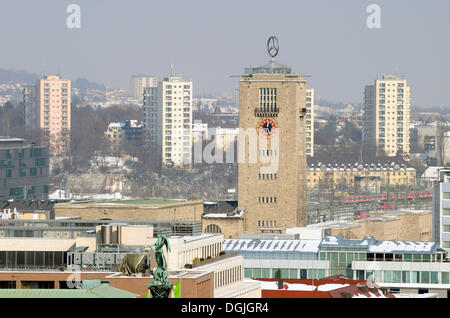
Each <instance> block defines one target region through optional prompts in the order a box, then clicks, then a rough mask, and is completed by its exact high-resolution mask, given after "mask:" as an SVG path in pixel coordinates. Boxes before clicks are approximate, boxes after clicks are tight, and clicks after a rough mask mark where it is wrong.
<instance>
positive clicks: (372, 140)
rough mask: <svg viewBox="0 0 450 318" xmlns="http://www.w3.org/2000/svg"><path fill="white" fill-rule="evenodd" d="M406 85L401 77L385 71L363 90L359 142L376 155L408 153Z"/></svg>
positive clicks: (408, 121) (407, 99)
mask: <svg viewBox="0 0 450 318" xmlns="http://www.w3.org/2000/svg"><path fill="white" fill-rule="evenodd" d="M409 111H410V87H409V86H408V85H407V83H406V80H405V79H401V78H399V77H397V76H393V75H385V76H383V78H382V79H381V80H380V79H377V80H375V83H374V84H373V85H367V86H366V88H365V92H364V125H363V143H364V151H365V152H366V153H371V154H375V153H376V155H378V156H383V155H385V156H389V157H392V156H396V155H397V154H401V153H403V154H409V123H410V113H409Z"/></svg>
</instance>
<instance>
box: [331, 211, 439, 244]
mask: <svg viewBox="0 0 450 318" xmlns="http://www.w3.org/2000/svg"><path fill="white" fill-rule="evenodd" d="M330 231H331V233H330V235H333V236H345V237H347V238H349V239H362V238H364V237H365V236H373V237H375V239H376V240H388V241H389V240H396V241H422V242H431V241H432V213H431V211H425V212H418V213H403V214H398V213H397V214H392V215H390V217H388V218H383V219H379V218H369V219H366V220H360V221H355V223H354V224H352V225H350V226H348V225H347V226H340V227H339V226H336V227H331V228H330Z"/></svg>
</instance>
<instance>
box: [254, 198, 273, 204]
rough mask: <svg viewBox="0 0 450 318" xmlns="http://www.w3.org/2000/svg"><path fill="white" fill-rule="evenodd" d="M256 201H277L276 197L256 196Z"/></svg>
mask: <svg viewBox="0 0 450 318" xmlns="http://www.w3.org/2000/svg"><path fill="white" fill-rule="evenodd" d="M257 202H258V203H277V197H258V198H257Z"/></svg>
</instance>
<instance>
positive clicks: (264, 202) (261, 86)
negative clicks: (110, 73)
mask: <svg viewBox="0 0 450 318" xmlns="http://www.w3.org/2000/svg"><path fill="white" fill-rule="evenodd" d="M275 40H276V38H275ZM269 41H270V39H269ZM277 50H278V48H277ZM269 54H270V51H269ZM239 90H240V92H239V98H240V103H239V105H240V108H239V128H240V136H239V139H240V140H239V158H240V159H239V177H238V200H239V203H238V204H239V207H238V208H239V210H242V211H244V232H261V231H277V229H280V228H288V227H302V226H306V144H305V129H306V125H305V120H306V80H305V78H304V77H303V76H302V75H300V74H293V73H292V72H291V69H290V68H289V67H287V66H284V65H281V64H279V63H277V62H275V60H274V59H273V58H272V61H271V62H270V63H269V64H267V65H264V66H260V67H255V68H247V69H245V74H244V75H242V76H241V78H240V82H239ZM252 131H254V133H253V135H254V136H253V137H252ZM255 136H256V138H255Z"/></svg>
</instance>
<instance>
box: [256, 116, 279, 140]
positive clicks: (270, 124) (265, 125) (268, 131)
mask: <svg viewBox="0 0 450 318" xmlns="http://www.w3.org/2000/svg"><path fill="white" fill-rule="evenodd" d="M258 126H259V131H260V132H261V133H262V134H263V135H265V136H270V135H272V134H273V132H274V131H275V128H277V124H276V123H275V122H274V121H273V120H271V119H264V120H263V121H261V122H260V123H259V124H258Z"/></svg>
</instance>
